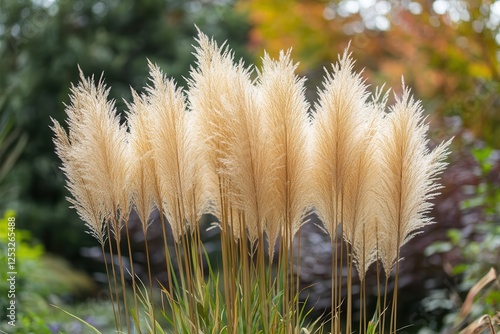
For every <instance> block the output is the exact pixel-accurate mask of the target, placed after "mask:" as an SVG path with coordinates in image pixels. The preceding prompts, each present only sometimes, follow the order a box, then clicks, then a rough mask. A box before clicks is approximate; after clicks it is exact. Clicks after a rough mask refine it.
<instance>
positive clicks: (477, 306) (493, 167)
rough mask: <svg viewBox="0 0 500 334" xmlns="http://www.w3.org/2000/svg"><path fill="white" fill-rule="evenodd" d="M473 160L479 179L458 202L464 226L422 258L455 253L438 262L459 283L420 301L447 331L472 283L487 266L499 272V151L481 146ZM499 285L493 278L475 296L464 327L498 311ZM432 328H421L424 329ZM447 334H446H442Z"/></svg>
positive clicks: (428, 249) (435, 245) (479, 277)
mask: <svg viewBox="0 0 500 334" xmlns="http://www.w3.org/2000/svg"><path fill="white" fill-rule="evenodd" d="M472 154H473V156H474V158H475V159H476V163H477V164H476V168H475V172H476V173H477V175H478V177H479V180H480V181H479V182H478V183H477V184H476V185H473V186H472V185H471V186H468V187H467V189H466V192H467V193H468V194H469V196H468V198H467V199H465V200H463V202H462V210H463V212H464V214H467V212H468V213H473V215H472V217H475V219H476V220H471V221H470V224H469V225H468V226H467V228H464V229H450V230H449V231H448V240H445V241H438V242H435V243H434V244H432V245H431V246H429V247H428V248H427V249H426V255H428V256H431V255H433V254H435V253H446V252H450V251H455V252H456V253H457V255H458V257H457V258H456V259H454V260H453V261H450V262H448V263H445V264H444V268H445V269H447V270H448V271H449V273H450V276H452V277H460V280H459V283H458V284H455V285H454V289H455V290H454V291H448V290H446V289H438V290H435V291H432V293H431V294H430V296H429V297H427V298H426V299H424V300H423V305H424V308H425V309H426V311H427V312H434V313H436V312H438V311H439V312H443V310H444V311H445V312H444V313H445V314H446V316H445V317H444V323H443V324H444V326H445V330H444V332H446V328H453V326H456V325H457V324H456V319H457V318H459V312H458V310H459V307H460V305H462V303H463V301H464V299H465V295H466V294H467V292H469V291H470V290H471V289H472V288H473V286H474V285H475V284H477V282H478V281H480V280H481V278H482V277H483V276H485V275H486V274H487V273H488V271H489V270H490V268H494V269H496V270H497V271H498V270H500V267H499V263H498V259H499V258H500V187H499V184H500V151H496V150H493V149H491V148H490V147H487V146H485V147H481V148H476V149H473V150H472ZM499 305H500V281H499V280H498V279H497V280H496V281H495V282H493V283H492V284H490V285H488V287H487V288H486V289H483V290H482V291H481V293H479V294H478V296H476V298H475V301H474V304H473V306H472V308H471V310H470V314H468V317H467V318H466V319H464V322H465V323H471V322H472V321H474V320H476V319H478V318H479V317H481V316H482V315H484V314H488V315H491V316H493V315H495V313H496V312H499V311H500V309H499ZM430 329H432V330H436V329H437V328H435V327H434V328H427V329H426V330H427V331H426V333H428V332H429V330H430ZM446 333H447V332H446Z"/></svg>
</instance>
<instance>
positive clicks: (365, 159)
mask: <svg viewBox="0 0 500 334" xmlns="http://www.w3.org/2000/svg"><path fill="white" fill-rule="evenodd" d="M353 65H354V63H353V61H352V59H351V57H350V55H349V54H348V51H347V50H346V51H344V54H343V56H342V58H340V57H339V61H338V62H337V63H336V64H335V65H332V67H333V72H332V73H331V74H330V73H328V72H326V76H325V81H324V83H323V85H324V88H323V90H322V91H320V93H319V102H318V104H317V105H316V108H315V109H316V113H315V114H314V123H313V124H314V129H315V138H314V139H315V142H314V144H315V145H314V146H313V149H314V153H313V157H314V158H313V160H314V169H313V181H314V189H315V190H316V191H315V193H314V206H315V207H316V211H317V213H318V216H319V217H320V219H321V220H322V221H323V224H324V226H325V229H326V230H327V231H328V233H329V234H330V237H331V238H332V239H335V238H336V235H335V233H336V231H337V225H338V224H340V222H341V221H343V222H344V224H345V225H344V228H345V230H346V231H345V238H346V240H347V241H348V242H352V241H353V239H354V231H355V230H356V224H357V223H358V222H359V221H362V220H364V219H365V218H366V216H367V214H368V213H367V212H368V210H369V207H366V206H364V205H363V204H362V203H361V202H368V201H367V196H368V195H369V194H368V193H367V192H366V189H362V187H365V185H366V178H368V177H369V176H370V174H369V173H370V170H369V169H364V168H366V167H369V165H370V164H371V162H370V156H369V153H367V152H364V150H365V149H367V148H368V149H369V147H366V145H367V144H368V143H369V141H370V136H371V135H370V133H369V132H370V128H369V127H370V126H371V125H370V124H368V122H369V121H368V120H367V119H370V122H374V121H375V119H376V118H375V117H374V116H373V115H370V112H371V110H369V108H368V106H367V103H366V101H367V98H368V94H367V87H366V85H365V84H364V82H363V80H362V79H361V77H360V74H355V73H353V71H352V69H353ZM360 187H361V188H360ZM358 208H363V209H364V210H367V212H366V213H361V212H359V211H356V210H357V209H358ZM356 215H357V216H356ZM342 216H343V217H342Z"/></svg>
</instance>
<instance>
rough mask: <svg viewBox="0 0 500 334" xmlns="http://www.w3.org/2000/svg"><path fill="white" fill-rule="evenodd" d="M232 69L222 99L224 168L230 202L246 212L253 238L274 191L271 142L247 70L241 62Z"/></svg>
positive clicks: (260, 233) (259, 233) (259, 232)
mask: <svg viewBox="0 0 500 334" xmlns="http://www.w3.org/2000/svg"><path fill="white" fill-rule="evenodd" d="M233 70H234V71H235V72H237V73H239V74H238V75H236V76H235V81H234V82H233V88H232V90H231V92H229V94H228V96H227V98H226V101H225V103H224V107H223V108H224V110H225V111H224V114H226V115H228V114H232V117H231V118H230V119H227V123H228V124H227V125H228V126H229V130H230V133H229V138H227V142H228V155H227V158H226V159H224V160H223V163H224V171H225V173H226V174H227V177H228V179H229V180H230V185H231V189H230V190H229V194H230V197H231V201H232V203H233V205H234V206H235V207H236V208H237V209H239V210H240V211H241V212H243V213H244V215H245V221H246V228H247V231H248V237H249V238H250V240H251V241H252V242H253V241H255V240H257V239H258V238H259V236H263V234H264V224H265V220H266V218H267V217H268V215H269V212H270V209H271V204H272V201H273V193H272V192H271V187H269V184H270V182H271V180H270V173H269V170H268V169H267V167H268V161H269V159H270V156H269V154H270V146H269V145H267V143H266V140H267V134H268V129H267V124H266V122H265V120H264V119H263V117H262V116H263V114H262V111H261V110H260V109H259V108H258V105H257V103H256V100H257V90H256V88H255V86H254V85H253V83H252V81H251V80H250V77H249V72H248V71H247V70H245V69H244V68H243V67H242V66H241V64H240V65H239V66H237V67H234V68H233Z"/></svg>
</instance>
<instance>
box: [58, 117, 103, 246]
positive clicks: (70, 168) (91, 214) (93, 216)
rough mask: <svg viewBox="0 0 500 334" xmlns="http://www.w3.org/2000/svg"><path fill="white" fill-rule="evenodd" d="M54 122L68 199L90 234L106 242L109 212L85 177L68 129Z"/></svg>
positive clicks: (100, 241)
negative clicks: (69, 195) (106, 221)
mask: <svg viewBox="0 0 500 334" xmlns="http://www.w3.org/2000/svg"><path fill="white" fill-rule="evenodd" d="M52 122H53V126H52V130H53V131H54V144H55V146H56V154H57V155H58V156H59V158H60V159H61V161H62V167H61V170H62V171H63V172H64V175H65V176H66V188H67V189H68V190H69V192H70V193H71V196H72V197H67V200H68V201H69V202H70V203H71V204H72V207H73V208H75V209H76V212H77V213H78V216H79V217H80V218H81V219H82V220H83V221H84V222H85V225H86V226H87V227H88V228H89V234H90V235H92V236H93V237H95V238H96V239H97V240H98V241H99V243H101V244H104V240H105V237H106V233H105V229H104V224H105V219H106V215H107V212H106V211H105V209H104V207H103V205H102V203H100V202H99V200H98V198H97V197H95V196H94V194H93V192H92V190H91V186H92V185H91V183H90V182H88V180H86V179H85V178H84V171H83V170H82V168H83V166H82V163H81V161H80V160H79V159H78V157H77V156H75V155H74V154H73V152H72V143H71V140H70V138H69V137H68V135H67V133H66V131H65V130H64V129H63V128H62V127H61V125H60V124H59V123H58V122H57V121H56V120H54V119H52Z"/></svg>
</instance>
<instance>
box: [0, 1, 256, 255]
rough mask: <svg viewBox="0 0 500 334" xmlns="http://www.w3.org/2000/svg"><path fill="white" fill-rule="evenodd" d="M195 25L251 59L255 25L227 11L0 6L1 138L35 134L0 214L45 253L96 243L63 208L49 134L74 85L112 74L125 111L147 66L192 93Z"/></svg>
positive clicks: (182, 5)
mask: <svg viewBox="0 0 500 334" xmlns="http://www.w3.org/2000/svg"><path fill="white" fill-rule="evenodd" d="M195 24H196V25H198V26H199V28H200V29H201V30H203V31H204V32H205V33H207V34H209V35H213V36H215V38H216V39H218V40H219V42H223V41H224V40H228V41H230V43H231V45H233V46H235V47H234V50H235V53H236V56H237V57H243V58H245V59H247V60H248V58H249V56H248V54H246V53H245V49H244V47H243V46H244V44H245V42H246V40H247V33H248V30H249V25H248V23H247V22H246V20H245V17H244V16H243V15H242V14H238V13H236V12H235V11H233V10H232V6H231V4H230V3H229V2H218V1H214V2H210V1H208V2H207V1H194V0H191V1H180V0H148V1H140V0H110V1H100V0H89V1H83V0H77V1H72V0H71V1H70V0H53V1H35V0H19V1H0V115H2V122H4V121H3V120H4V119H6V120H8V122H9V123H8V124H10V125H4V123H2V131H1V132H2V133H3V132H4V129H5V131H6V130H7V129H8V128H9V127H14V128H16V129H17V130H16V131H18V132H19V133H27V134H29V142H28V144H27V145H26V147H25V149H24V151H23V154H22V155H21V156H20V158H19V160H18V163H17V164H16V166H15V168H14V169H12V170H11V171H10V173H9V174H8V175H7V176H6V178H5V182H3V183H2V184H1V186H0V188H1V189H2V190H5V189H9V191H10V192H9V196H7V197H6V199H5V200H4V201H3V202H2V203H1V204H0V206H1V207H0V209H2V208H7V207H9V208H14V209H15V210H16V211H17V212H18V215H19V216H18V225H19V227H25V228H29V229H30V230H31V231H33V233H34V234H35V235H36V236H37V238H39V239H40V240H42V241H43V243H44V245H45V246H46V248H47V250H48V251H51V252H54V253H61V254H64V256H66V257H68V258H75V257H78V256H79V249H80V247H82V246H90V245H93V244H94V241H93V240H92V239H91V238H90V237H89V236H87V235H86V234H84V233H83V231H84V228H83V224H82V223H81V221H80V220H79V219H78V218H77V215H76V214H75V212H74V211H69V209H68V206H69V204H68V202H67V201H65V200H64V196H65V195H67V192H66V191H65V190H64V179H63V176H62V173H61V172H60V170H59V165H60V162H59V161H58V160H57V159H56V156H55V154H54V146H53V144H52V140H51V137H52V133H51V131H50V129H49V124H50V119H49V116H51V117H53V118H56V119H58V120H60V121H61V120H62V119H63V118H64V113H63V110H64V105H63V103H64V102H68V100H69V98H68V93H69V89H70V84H71V83H76V82H77V80H78V68H77V65H79V66H80V67H81V69H82V70H83V72H84V73H85V74H86V75H95V76H97V77H99V76H100V75H101V73H103V72H105V73H106V82H107V84H108V85H109V86H112V89H111V96H112V97H114V98H116V99H117V108H118V109H119V110H123V109H124V108H125V103H124V102H123V101H122V99H121V98H120V99H118V97H122V96H123V97H125V98H126V99H129V98H130V97H131V94H130V87H129V84H131V86H132V88H136V89H139V88H140V87H144V85H145V84H146V82H145V80H146V79H145V78H147V71H148V66H147V59H150V60H151V61H153V62H156V63H158V64H159V65H160V67H162V69H163V70H164V71H165V72H166V73H167V74H168V75H169V76H171V77H174V78H175V79H177V80H178V82H179V83H180V84H181V85H185V80H184V79H183V76H184V75H186V74H187V72H188V70H189V66H190V64H191V63H192V60H193V56H192V54H191V52H192V51H193V48H192V46H191V44H192V43H193V36H194V35H196V27H195ZM129 100H130V99H129ZM6 124H7V123H6ZM0 138H1V136H0ZM18 138H19V137H18ZM16 140H18V142H19V139H16ZM2 163H3V160H2Z"/></svg>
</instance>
